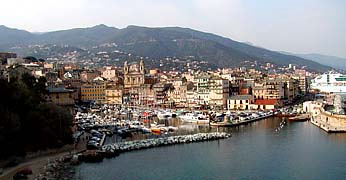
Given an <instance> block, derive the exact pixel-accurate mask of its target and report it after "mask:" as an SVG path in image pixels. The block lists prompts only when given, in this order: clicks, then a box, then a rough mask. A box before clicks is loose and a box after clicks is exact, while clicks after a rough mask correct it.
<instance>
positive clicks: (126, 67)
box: [124, 61, 129, 74]
mask: <svg viewBox="0 0 346 180" xmlns="http://www.w3.org/2000/svg"><path fill="white" fill-rule="evenodd" d="M128 73H129V67H128V65H127V61H125V63H124V74H128Z"/></svg>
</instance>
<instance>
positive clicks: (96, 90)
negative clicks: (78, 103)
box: [81, 82, 106, 103]
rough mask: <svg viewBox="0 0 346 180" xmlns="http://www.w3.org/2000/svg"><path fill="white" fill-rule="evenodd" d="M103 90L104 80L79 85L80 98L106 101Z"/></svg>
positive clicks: (104, 88)
mask: <svg viewBox="0 0 346 180" xmlns="http://www.w3.org/2000/svg"><path fill="white" fill-rule="evenodd" d="M105 90H106V83H105V82H91V83H85V84H83V85H82V86H81V100H82V101H95V102H98V103H105V101H106V94H105Z"/></svg>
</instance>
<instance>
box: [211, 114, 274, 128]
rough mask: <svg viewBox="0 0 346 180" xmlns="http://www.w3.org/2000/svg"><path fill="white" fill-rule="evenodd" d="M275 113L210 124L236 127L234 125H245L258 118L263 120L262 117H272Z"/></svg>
mask: <svg viewBox="0 0 346 180" xmlns="http://www.w3.org/2000/svg"><path fill="white" fill-rule="evenodd" d="M273 115H274V114H273V113H271V114H268V115H265V116H260V117H256V118H252V119H249V120H243V121H236V122H217V123H212V122H211V123H210V126H214V127H234V126H240V125H243V124H248V123H251V122H255V121H258V120H261V119H265V118H268V117H271V116H273Z"/></svg>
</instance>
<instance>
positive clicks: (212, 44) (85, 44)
mask: <svg viewBox="0 0 346 180" xmlns="http://www.w3.org/2000/svg"><path fill="white" fill-rule="evenodd" d="M3 32H6V33H7V34H11V33H12V34H11V36H7V35H2V34H3ZM0 34H1V35H2V36H0V42H2V44H0V50H6V48H7V49H9V48H10V47H12V46H15V45H18V44H19V45H23V44H27V45H28V44H62V45H70V46H76V47H82V48H90V47H92V46H96V45H100V44H103V43H113V42H114V43H116V44H117V45H118V48H119V49H120V50H124V51H126V52H129V53H132V54H136V55H140V56H145V57H151V58H162V57H167V56H170V57H186V56H189V57H191V56H193V57H195V58H196V59H197V60H204V61H208V62H210V63H212V64H213V65H216V66H218V67H235V66H238V65H241V64H242V63H243V64H244V62H245V61H257V62H258V63H266V62H270V63H273V64H277V65H288V64H298V65H301V66H306V67H307V68H308V69H310V70H315V71H326V70H328V69H329V67H328V66H324V65H321V64H319V63H316V62H314V61H311V60H307V59H304V58H300V57H296V56H292V55H286V54H281V53H278V52H275V51H270V50H267V49H264V48H260V47H255V46H252V45H251V44H249V43H241V42H237V41H233V40H231V39H229V38H225V37H221V36H218V35H215V34H211V33H205V32H201V31H196V30H193V29H189V28H180V27H164V28H148V27H139V26H128V27H126V28H123V29H117V28H114V27H108V26H106V25H98V26H94V27H90V28H76V29H70V30H62V31H54V32H48V33H43V34H33V33H29V32H27V31H21V30H16V29H10V28H7V27H4V26H2V28H0Z"/></svg>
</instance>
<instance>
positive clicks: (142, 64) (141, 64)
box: [139, 59, 145, 74]
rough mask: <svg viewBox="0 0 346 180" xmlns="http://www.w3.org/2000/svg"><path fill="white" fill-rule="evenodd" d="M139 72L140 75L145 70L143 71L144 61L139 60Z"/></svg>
mask: <svg viewBox="0 0 346 180" xmlns="http://www.w3.org/2000/svg"><path fill="white" fill-rule="evenodd" d="M139 71H140V73H141V74H145V69H144V60H143V59H141V61H140V63H139Z"/></svg>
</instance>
